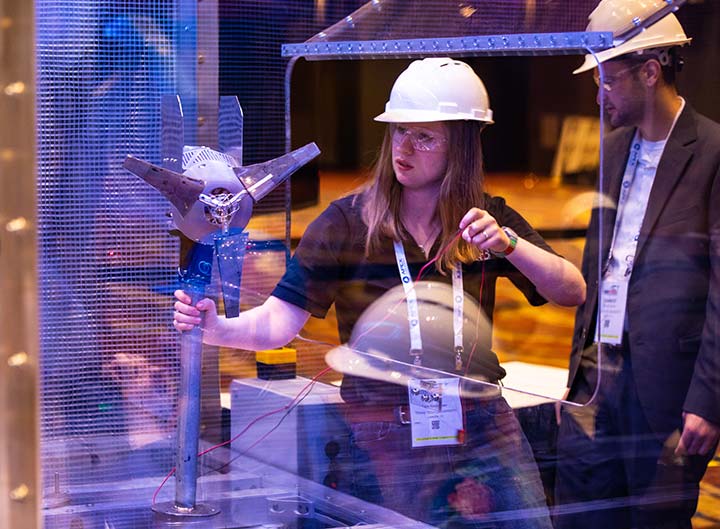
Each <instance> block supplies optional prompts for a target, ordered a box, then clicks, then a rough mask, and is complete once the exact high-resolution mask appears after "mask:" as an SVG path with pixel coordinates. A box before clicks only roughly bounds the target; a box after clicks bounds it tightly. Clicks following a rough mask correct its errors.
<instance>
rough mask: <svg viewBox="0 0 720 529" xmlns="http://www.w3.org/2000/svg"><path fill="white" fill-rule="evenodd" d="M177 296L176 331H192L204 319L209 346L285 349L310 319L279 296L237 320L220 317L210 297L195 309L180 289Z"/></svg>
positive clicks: (204, 331)
mask: <svg viewBox="0 0 720 529" xmlns="http://www.w3.org/2000/svg"><path fill="white" fill-rule="evenodd" d="M175 297H176V298H177V301H175V315H174V317H173V325H174V326H175V328H176V329H177V330H178V331H180V332H182V331H189V330H191V329H193V328H194V327H195V326H196V325H200V323H201V321H202V318H203V316H204V319H205V321H204V323H203V326H202V327H203V342H205V343H207V344H209V345H219V346H223V347H233V348H236V349H247V350H250V351H260V350H262V349H272V348H275V347H281V346H283V345H285V344H287V343H288V342H290V341H291V340H292V339H293V338H295V336H296V335H297V334H298V333H299V332H300V330H301V329H302V328H303V326H304V325H305V322H307V320H308V318H309V317H310V313H309V312H308V311H306V310H304V309H301V308H300V307H298V306H296V305H293V304H292V303H288V302H287V301H284V300H282V299H280V298H276V297H275V296H270V297H269V298H267V299H266V300H265V303H263V304H262V305H260V306H258V307H255V308H252V309H250V310H247V311H245V312H241V313H240V315H239V316H238V317H236V318H225V317H224V316H218V314H217V310H216V309H215V303H214V302H213V301H212V300H211V299H209V298H205V299H202V300H200V301H198V303H197V304H196V305H195V306H192V305H190V302H191V300H190V296H189V295H188V294H187V293H185V292H183V291H182V290H176V291H175ZM203 313H204V314H203Z"/></svg>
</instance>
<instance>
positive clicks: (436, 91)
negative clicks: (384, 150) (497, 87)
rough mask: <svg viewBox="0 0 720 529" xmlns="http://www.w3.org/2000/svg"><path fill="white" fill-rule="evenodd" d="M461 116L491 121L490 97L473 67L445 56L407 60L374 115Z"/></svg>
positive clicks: (414, 119)
mask: <svg viewBox="0 0 720 529" xmlns="http://www.w3.org/2000/svg"><path fill="white" fill-rule="evenodd" d="M463 119H467V120H473V121H482V122H484V123H492V122H493V120H492V110H490V100H489V98H488V94H487V90H485V85H484V84H483V82H482V81H481V80H480V78H479V77H478V76H477V74H476V73H475V72H474V71H473V69H472V68H470V66H468V65H467V64H465V63H464V62H461V61H456V60H454V59H449V58H447V57H443V58H428V59H422V60H418V61H414V62H412V63H410V66H408V67H407V69H406V70H405V71H404V72H403V73H401V74H400V75H399V76H398V78H397V80H396V81H395V84H394V85H393V88H392V91H391V92H390V100H389V101H388V102H387V103H386V104H385V112H383V113H382V114H380V115H379V116H376V117H375V121H382V122H385V123H420V122H426V121H450V120H463Z"/></svg>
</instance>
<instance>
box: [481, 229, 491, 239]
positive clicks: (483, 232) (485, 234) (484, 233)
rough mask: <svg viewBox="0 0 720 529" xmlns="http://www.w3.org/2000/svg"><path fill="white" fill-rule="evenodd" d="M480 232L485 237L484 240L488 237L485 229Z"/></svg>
mask: <svg viewBox="0 0 720 529" xmlns="http://www.w3.org/2000/svg"><path fill="white" fill-rule="evenodd" d="M482 234H483V237H485V240H486V241H487V240H488V239H489V238H490V236H489V235H488V234H487V232H486V231H485V230H483V231H482Z"/></svg>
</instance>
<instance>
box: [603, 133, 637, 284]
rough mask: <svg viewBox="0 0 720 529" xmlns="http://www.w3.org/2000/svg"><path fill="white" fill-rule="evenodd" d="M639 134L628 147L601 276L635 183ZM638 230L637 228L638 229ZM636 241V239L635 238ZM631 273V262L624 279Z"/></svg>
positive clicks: (611, 257) (610, 259)
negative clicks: (627, 156) (615, 214)
mask: <svg viewBox="0 0 720 529" xmlns="http://www.w3.org/2000/svg"><path fill="white" fill-rule="evenodd" d="M640 147H641V144H640V134H639V133H638V131H635V136H634V137H633V141H632V146H631V147H630V157H629V158H628V162H627V166H626V167H625V174H624V175H623V179H622V184H621V185H620V196H619V197H618V215H617V218H616V219H615V228H614V229H613V236H612V241H611V242H610V249H609V251H608V257H607V261H606V262H605V267H604V268H603V275H605V273H606V272H607V271H608V269H609V268H610V263H611V261H612V259H613V253H614V252H615V243H616V242H617V234H618V231H619V229H620V226H621V224H622V218H623V215H624V214H625V206H626V205H627V201H628V198H629V197H630V190H631V189H632V185H633V182H634V181H635V173H636V171H637V166H638V162H639V161H640ZM638 229H639V228H638ZM635 240H636V241H637V237H636V238H635ZM631 271H632V260H630V261H629V262H628V263H627V268H626V269H625V274H624V277H628V276H629V275H630V273H631Z"/></svg>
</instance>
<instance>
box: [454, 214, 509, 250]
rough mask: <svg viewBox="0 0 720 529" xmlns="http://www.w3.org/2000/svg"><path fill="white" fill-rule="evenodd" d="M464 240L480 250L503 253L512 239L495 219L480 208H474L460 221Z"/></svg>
mask: <svg viewBox="0 0 720 529" xmlns="http://www.w3.org/2000/svg"><path fill="white" fill-rule="evenodd" d="M460 231H461V233H462V238H463V239H465V241H467V242H468V243H470V244H472V245H473V246H476V247H477V248H478V249H480V250H490V251H493V252H503V251H505V250H506V249H507V247H508V246H510V239H509V238H508V236H507V235H506V234H505V232H504V231H503V230H502V228H500V226H499V225H498V223H497V221H496V220H495V217H493V216H492V215H490V213H488V212H487V211H485V210H484V209H480V208H472V209H470V211H468V212H467V213H465V216H464V217H463V218H462V220H461V221H460Z"/></svg>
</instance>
